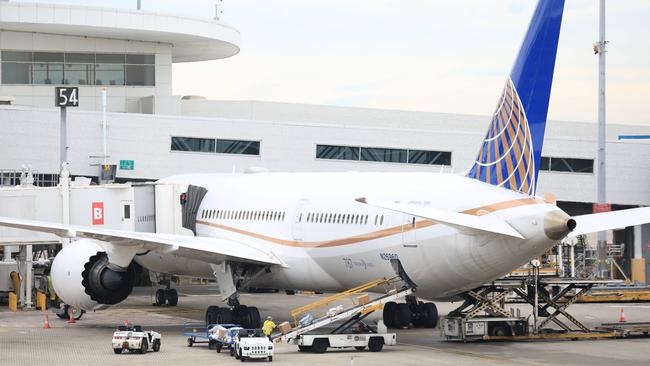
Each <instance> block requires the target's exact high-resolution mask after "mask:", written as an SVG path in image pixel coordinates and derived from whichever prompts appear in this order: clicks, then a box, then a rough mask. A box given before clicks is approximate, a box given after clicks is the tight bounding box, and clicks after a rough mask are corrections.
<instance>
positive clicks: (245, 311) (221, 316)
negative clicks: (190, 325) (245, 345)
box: [205, 299, 262, 329]
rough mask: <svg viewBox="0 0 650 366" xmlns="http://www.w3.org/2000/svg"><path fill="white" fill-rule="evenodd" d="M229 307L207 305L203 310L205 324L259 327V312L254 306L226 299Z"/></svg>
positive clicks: (248, 327)
mask: <svg viewBox="0 0 650 366" xmlns="http://www.w3.org/2000/svg"><path fill="white" fill-rule="evenodd" d="M228 305H229V306H230V307H219V306H214V305H212V306H209V307H208V310H206V312H205V322H206V323H207V324H239V325H241V326H242V327H243V328H246V329H253V328H259V327H260V326H261V323H262V319H261V317H260V312H259V310H258V309H257V308H256V307H255V306H246V305H241V304H239V301H238V300H237V299H234V300H232V299H228Z"/></svg>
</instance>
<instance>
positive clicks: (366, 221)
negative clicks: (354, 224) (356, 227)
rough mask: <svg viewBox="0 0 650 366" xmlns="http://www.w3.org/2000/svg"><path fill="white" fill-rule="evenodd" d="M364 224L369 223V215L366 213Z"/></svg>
mask: <svg viewBox="0 0 650 366" xmlns="http://www.w3.org/2000/svg"><path fill="white" fill-rule="evenodd" d="M363 224H364V225H367V224H368V215H366V216H365V217H364V219H363Z"/></svg>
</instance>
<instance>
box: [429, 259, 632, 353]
mask: <svg viewBox="0 0 650 366" xmlns="http://www.w3.org/2000/svg"><path fill="white" fill-rule="evenodd" d="M619 282H621V281H616V280H581V279H566V278H557V277H542V276H540V274H539V273H537V272H536V271H535V270H534V269H533V271H532V273H531V275H530V276H528V277H520V278H514V277H508V278H503V279H499V280H496V281H493V282H490V283H487V284H484V285H483V286H481V287H479V288H477V289H475V290H473V291H468V292H466V293H464V294H462V295H461V296H462V297H463V299H464V302H463V303H462V304H461V305H460V306H459V307H458V308H456V309H455V310H453V311H451V312H450V313H449V315H447V316H445V317H442V319H441V327H440V332H441V336H442V337H445V338H446V339H447V340H456V341H473V340H531V339H563V338H564V339H585V338H611V337H613V336H615V333H614V332H611V331H610V332H604V331H603V330H602V329H589V328H588V327H587V326H585V325H584V324H582V323H581V322H580V321H578V319H576V318H575V317H573V316H572V315H571V314H570V313H569V312H568V311H567V308H568V307H569V306H571V305H572V304H573V303H575V302H577V301H579V300H580V298H581V297H582V296H583V295H585V294H586V293H588V292H589V291H590V290H591V288H592V287H593V286H595V285H603V284H611V283H619ZM556 290H557V291H556ZM574 291H575V294H573V295H569V294H570V293H572V292H574ZM512 295H514V296H515V297H516V299H513V298H512ZM506 302H520V303H528V304H529V305H531V306H532V309H533V312H532V314H531V315H529V316H527V317H523V316H521V315H520V311H519V309H517V311H516V312H515V311H514V310H513V309H506V308H505V303H506ZM531 317H532V322H531V321H530V320H531V319H530V318H531ZM560 317H562V318H560ZM551 322H553V323H554V324H555V325H557V326H558V327H559V328H561V330H556V329H549V328H545V327H546V326H547V325H549V324H550V323H551ZM529 324H530V326H529ZM575 327H577V328H578V329H574V328H575Z"/></svg>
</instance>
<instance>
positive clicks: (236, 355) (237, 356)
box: [235, 350, 241, 360]
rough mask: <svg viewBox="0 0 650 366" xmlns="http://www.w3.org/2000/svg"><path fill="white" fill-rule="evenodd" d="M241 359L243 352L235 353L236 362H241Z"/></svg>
mask: <svg viewBox="0 0 650 366" xmlns="http://www.w3.org/2000/svg"><path fill="white" fill-rule="evenodd" d="M240 359H241V350H240V351H238V352H237V353H235V360H240Z"/></svg>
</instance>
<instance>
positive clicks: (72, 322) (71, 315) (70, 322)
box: [68, 308, 77, 324]
mask: <svg viewBox="0 0 650 366" xmlns="http://www.w3.org/2000/svg"><path fill="white" fill-rule="evenodd" d="M68 314H70V319H69V320H68V324H74V323H76V322H77V321H76V320H74V313H73V311H72V308H70V309H68Z"/></svg>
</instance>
